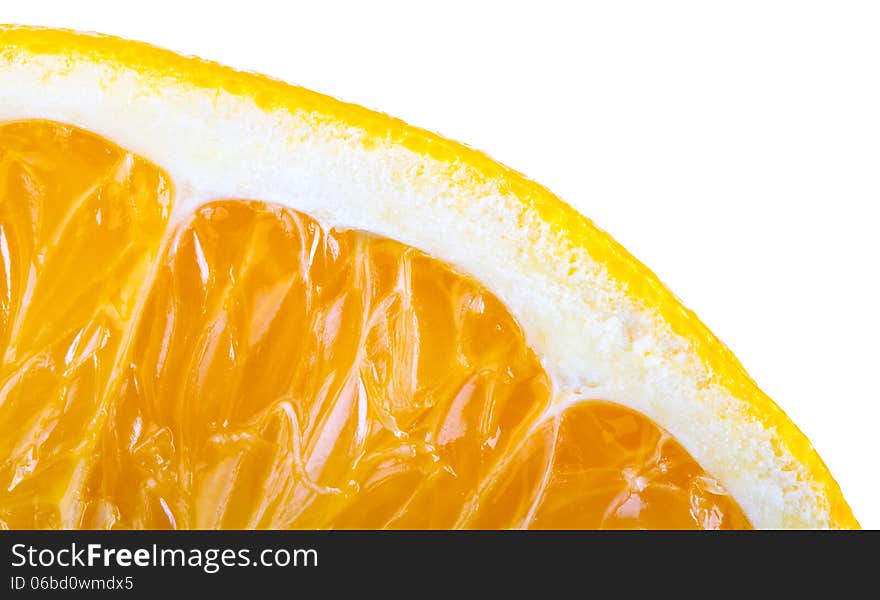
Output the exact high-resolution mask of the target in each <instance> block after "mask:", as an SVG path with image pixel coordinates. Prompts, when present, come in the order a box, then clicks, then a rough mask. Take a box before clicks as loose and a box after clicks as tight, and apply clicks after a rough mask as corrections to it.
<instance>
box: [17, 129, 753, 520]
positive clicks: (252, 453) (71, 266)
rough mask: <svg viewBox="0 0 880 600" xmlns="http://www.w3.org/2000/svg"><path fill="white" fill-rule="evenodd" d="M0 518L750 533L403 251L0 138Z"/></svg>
mask: <svg viewBox="0 0 880 600" xmlns="http://www.w3.org/2000/svg"><path fill="white" fill-rule="evenodd" d="M0 152H2V157H0V160H2V169H0V258H2V261H0V262H2V265H0V269H2V273H0V349H2V356H3V361H2V367H0V527H9V528H44V527H86V528H107V527H117V528H132V527H135V528H167V527H176V528H215V527H223V528H251V527H261V528H262V527H267V528H288V527H296V528H381V527H394V528H448V527H477V528H508V527H533V528H712V529H717V528H747V527H749V523H748V521H747V520H746V518H745V517H744V515H743V513H742V511H741V510H740V508H739V507H738V506H737V504H736V503H735V501H734V500H733V499H732V498H731V497H730V496H729V495H727V494H726V493H725V492H724V490H723V489H722V488H721V487H720V485H719V484H718V483H717V482H716V481H715V480H714V479H713V478H712V477H711V476H709V475H708V474H707V473H705V472H704V471H703V470H702V469H701V468H700V467H699V465H698V464H697V463H696V462H695V461H694V459H693V458H692V457H690V456H689V455H688V453H687V452H686V451H685V450H684V449H683V448H682V447H681V445H680V444H678V443H677V442H676V441H675V440H674V439H672V438H671V437H670V436H669V435H668V434H667V433H665V432H664V431H662V430H661V429H660V428H658V427H657V426H656V425H655V424H653V423H652V422H650V421H649V420H648V419H646V418H645V417H643V416H641V415H639V414H637V413H635V412H633V411H631V410H629V409H626V408H623V407H621V406H618V405H614V404H610V403H606V402H602V401H600V400H598V399H590V398H584V399H583V401H581V402H578V403H576V404H574V405H572V406H570V407H568V408H566V409H565V410H563V411H562V412H561V413H560V414H557V415H556V416H553V417H549V416H547V415H548V414H549V413H548V410H549V408H550V407H551V405H552V404H553V390H552V387H551V383H550V380H549V378H548V376H547V375H546V373H545V372H544V371H543V369H542V367H541V364H540V362H539V360H538V358H537V357H536V356H535V355H534V353H533V352H532V351H531V349H530V348H529V347H528V346H527V345H526V342H525V338H524V336H523V332H522V330H521V329H520V327H519V325H518V324H517V322H516V321H515V319H514V318H513V317H512V316H511V315H510V314H509V313H508V311H507V310H506V308H505V307H504V305H503V304H502V303H501V302H500V301H499V300H498V299H497V298H495V297H494V296H493V295H492V294H491V293H490V292H488V291H487V290H486V289H484V288H483V287H481V286H480V284H479V283H477V282H476V281H474V280H472V279H470V278H468V277H466V276H464V275H462V274H460V273H457V272H456V271H454V270H453V269H451V268H450V267H448V266H447V265H444V264H443V263H441V262H440V261H438V260H436V259H434V258H431V257H429V256H427V255H425V254H423V253H421V252H419V251H417V250H414V249H412V248H409V247H406V246H404V245H402V244H400V243H397V242H394V241H390V240H387V239H381V238H377V237H375V236H371V235H369V234H366V233H362V232H356V231H339V230H331V231H325V230H323V229H322V228H321V227H320V226H319V224H318V223H317V222H316V221H314V220H313V219H311V218H310V217H308V216H305V215H303V214H300V213H296V212H294V211H291V210H288V209H282V208H278V207H274V206H268V205H265V204H261V203H258V202H244V201H232V200H230V201H220V202H213V203H210V204H208V205H205V206H202V207H201V208H199V209H197V210H196V211H195V213H194V214H191V215H188V216H185V217H184V218H183V220H182V221H180V222H178V223H170V221H169V219H170V214H171V198H172V193H171V182H170V181H169V180H168V178H167V176H166V175H164V174H163V173H162V172H161V171H160V170H159V169H158V168H157V167H155V166H153V165H151V164H150V163H148V162H146V161H145V160H143V159H141V158H138V157H136V156H134V155H132V154H130V153H127V152H125V151H124V150H122V149H120V148H118V147H116V146H114V145H113V144H111V143H109V142H107V141H106V140H103V139H101V138H99V137H97V136H95V135H92V134H90V133H87V132H83V131H81V130H77V129H75V128H72V127H68V126H64V125H59V124H54V123H48V122H44V121H28V122H19V123H10V124H6V125H2V126H0Z"/></svg>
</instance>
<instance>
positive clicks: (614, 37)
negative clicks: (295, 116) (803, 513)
mask: <svg viewBox="0 0 880 600" xmlns="http://www.w3.org/2000/svg"><path fill="white" fill-rule="evenodd" d="M0 18H2V19H3V20H5V21H7V22H18V23H25V24H33V25H52V26H62V27H68V28H75V29H84V30H95V31H101V32H105V33H113V34H116V35H120V36H123V37H127V38H132V39H139V40H144V41H149V42H152V43H155V44H158V45H160V46H165V47H167V48H170V49H173V50H177V51H181V52H184V53H188V54H197V55H200V56H203V57H206V58H211V59H215V60H218V61H220V62H223V63H227V64H229V65H232V66H235V67H238V68H243V69H248V70H256V71H260V72H263V73H267V74H270V75H273V76H276V77H279V78H281V79H285V80H288V81H290V82H293V83H299V84H302V85H304V86H306V87H309V88H312V89H315V90H318V91H322V92H325V93H329V94H332V95H335V96H338V97H340V98H343V99H345V100H350V101H353V102H357V103H359V104H363V105H366V106H368V107H371V108H376V109H379V110H382V111H384V112H388V113H391V114H393V115H395V116H398V117H401V118H403V119H405V120H407V121H409V122H411V123H413V124H416V125H420V126H423V127H426V128H428V129H432V130H435V131H438V132H439V133H441V134H443V135H445V136H447V137H451V138H453V139H457V140H460V141H463V142H466V143H468V144H470V145H472V146H474V147H477V148H479V149H481V150H484V151H486V152H488V153H489V154H490V155H492V156H493V157H495V158H497V159H498V160H500V161H502V162H504V163H506V164H508V165H509V166H512V167H514V168H516V169H518V170H520V171H523V172H525V173H526V174H527V175H529V176H530V177H532V178H533V179H536V180H538V181H539V182H541V183H543V184H545V185H546V186H548V187H549V188H551V189H552V190H554V191H555V192H556V193H558V194H559V195H560V196H562V197H563V198H564V199H565V200H567V201H568V202H569V203H571V204H573V205H574V206H576V207H577V208H579V209H580V210H581V211H582V212H584V213H585V214H586V215H588V216H590V217H591V218H593V219H594V220H595V222H596V223H597V224H599V225H600V226H601V227H603V228H604V229H607V230H608V231H610V232H611V233H612V234H613V235H614V236H615V237H616V238H617V239H618V240H619V241H620V242H622V243H623V244H624V246H626V247H627V248H628V249H629V250H630V251H631V252H632V253H633V254H635V255H636V256H638V257H639V258H640V259H641V260H642V261H643V262H645V263H646V264H647V265H648V266H649V267H651V268H652V269H653V270H654V271H655V272H657V273H658V274H659V275H660V277H661V279H663V280H664V281H665V282H666V283H667V284H668V285H669V286H670V287H671V288H672V289H673V290H674V291H675V292H676V293H677V294H678V295H679V296H680V297H681V298H682V299H683V300H684V302H685V303H686V304H687V305H688V306H690V307H691V308H694V309H695V310H696V311H697V313H698V314H699V315H700V317H701V318H702V319H703V320H704V321H705V322H706V323H707V324H708V325H709V327H710V328H711V329H712V330H713V331H714V332H715V333H716V334H717V335H718V336H719V337H720V338H721V339H722V340H724V341H725V342H726V343H727V344H728V345H729V346H730V347H731V348H732V349H733V351H734V352H735V353H736V354H737V356H738V357H739V358H740V359H741V360H742V362H743V363H744V364H745V366H746V368H747V369H748V370H749V372H750V373H751V374H752V376H753V377H754V378H755V379H756V380H757V381H758V383H759V384H760V385H761V386H762V387H763V389H764V390H765V391H767V392H768V393H769V394H770V396H771V397H773V398H774V399H775V400H776V401H777V402H778V403H779V404H780V405H781V406H782V407H783V409H784V410H785V411H786V412H787V413H788V414H789V415H790V416H791V417H792V418H793V419H794V421H795V422H796V423H797V424H798V425H799V426H800V427H801V428H802V429H803V430H804V432H805V433H806V434H807V435H808V436H809V438H810V439H811V440H812V441H813V443H814V444H815V446H816V447H817V448H818V450H819V452H820V453H821V455H822V457H823V458H824V459H825V461H826V462H827V463H828V465H829V466H830V468H831V470H832V472H833V473H834V475H835V476H836V478H837V480H838V481H839V482H840V484H841V486H842V488H843V491H844V494H845V495H846V497H847V499H848V500H849V502H850V504H851V505H852V507H853V510H854V511H855V513H856V516H857V517H858V518H859V519H860V521H861V523H862V525H863V526H864V527H870V528H880V485H878V475H880V469H878V465H877V461H878V459H880V431H878V417H880V393H878V388H877V378H878V374H880V364H878V363H880V360H878V359H880V351H878V343H880V317H878V314H880V284H878V277H880V270H878V267H877V261H878V258H880V241H878V240H880V236H878V226H880V223H878V218H877V217H878V210H877V206H878V202H880V4H876V3H871V2H843V1H828V2H811V1H807V0H801V1H797V2H779V1H773V0H763V1H757V2H754V1H743V0H740V1H738V2H709V1H705V0H704V1H694V2H668V1H667V2H650V1H649V2H625V1H616V2H594V3H575V2H566V3H554V2H549V1H548V0H540V1H535V2H532V3H528V4H526V3H522V4H517V3H514V2H510V1H508V2H498V3H493V2H478V1H476V0H470V1H465V2H456V1H452V0H443V1H441V2H434V3H430V4H429V3H419V2H400V3H386V2H379V3H377V2H351V3H339V2H327V1H322V2H314V3H297V2H271V3H270V2H258V1H255V0H239V1H237V2H230V3H223V2H216V1H215V2H205V3H196V2H182V1H180V0H177V1H174V2H163V1H157V0H150V1H148V2H143V3H138V4H133V3H124V2H118V1H116V2H84V1H78V2H65V1H62V2H40V1H36V0H29V1H28V2H16V3H7V4H6V5H5V6H4V7H3V11H2V17H0Z"/></svg>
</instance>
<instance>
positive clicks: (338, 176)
mask: <svg viewBox="0 0 880 600" xmlns="http://www.w3.org/2000/svg"><path fill="white" fill-rule="evenodd" d="M31 118H42V119H51V120H56V121H60V122H64V123H70V124H72V125H76V126H78V127H82V128H84V129H87V130H90V131H93V132H95V133H97V134H100V135H102V136H104V137H106V138H108V139H110V140H112V141H113V142H115V143H117V144H119V145H120V146H122V147H124V148H126V149H128V150H130V151H132V152H135V153H137V154H139V155H141V156H143V157H145V158H147V159H148V160H150V161H152V162H153V163H155V164H156V165H158V166H159V167H161V168H162V169H164V170H165V171H166V172H167V173H168V174H169V175H170V177H171V178H172V180H173V181H174V185H175V193H176V196H177V198H176V203H175V215H176V218H178V219H180V218H184V217H185V216H186V215H187V214H189V213H190V212H191V211H192V210H193V209H194V208H195V207H196V206H198V205H200V204H203V203H205V202H207V201H211V200H215V199H223V198H241V199H253V200H262V201H267V202H274V203H279V204H282V205H285V206H288V207H291V208H293V209H296V210H299V211H303V212H305V213H307V214H309V215H311V216H313V217H315V218H317V219H318V220H319V221H320V222H321V223H322V224H323V225H324V226H326V227H332V226H339V227H344V228H353V229H361V230H366V231H370V232H373V233H376V234H379V235H383V236H387V237H390V238H393V239H396V240H399V241H401V242H404V243H406V244H409V245H411V246H414V247H416V248H419V249H421V250H424V251H426V252H428V253H429V254H431V255H433V256H436V257H438V258H440V259H442V260H444V261H445V262H447V263H450V264H452V265H454V266H455V267H456V268H457V269H459V270H461V271H463V272H466V273H468V274H470V275H472V276H473V277H474V278H476V279H477V280H478V281H480V282H481V283H482V284H483V285H485V286H486V287H487V288H488V289H490V290H491V291H492V292H493V293H495V294H496V295H497V296H498V297H499V298H500V299H501V300H502V301H504V302H505V304H506V305H507V307H508V308H509V309H510V311H511V312H512V314H513V315H515V316H516V318H517V319H518V320H519V322H520V323H521V325H522V327H523V329H524V331H525V333H526V337H527V340H528V343H529V344H530V346H531V347H532V348H533V349H534V351H535V352H536V354H537V355H538V356H539V357H540V359H541V361H542V364H543V365H544V368H545V369H546V371H547V372H548V374H549V375H550V377H551V379H552V381H553V384H554V390H555V403H554V406H553V407H551V411H560V410H562V409H563V408H564V407H565V406H566V405H568V404H570V403H572V402H576V401H578V400H582V399H602V400H609V401H613V402H618V403H620V404H623V405H626V406H629V407H631V408H633V409H635V410H637V411H639V412H641V413H643V414H645V415H646V416H648V417H649V418H651V419H653V420H654V421H655V422H657V423H658V424H659V425H660V426H661V427H663V428H665V429H666V430H668V431H669V432H670V433H671V434H672V435H673V436H674V437H675V438H676V439H677V440H678V441H679V442H681V443H682V445H683V446H684V447H685V448H686V449H687V450H688V451H689V452H690V453H691V454H692V455H693V456H694V457H695V458H696V460H697V461H698V462H699V463H700V465H701V466H703V468H705V469H706V470H707V471H708V472H709V473H711V474H712V475H714V476H715V477H716V478H717V479H718V480H719V481H720V482H721V483H722V484H723V485H724V486H725V488H726V489H727V490H728V491H729V492H730V493H731V494H732V495H733V496H734V498H736V500H737V501H738V502H739V504H740V506H741V507H742V508H743V510H744V511H745V513H746V515H747V516H748V517H749V519H750V520H751V521H752V523H753V524H754V525H755V526H757V527H771V528H777V527H823V526H827V525H828V524H829V523H830V515H829V514H828V509H827V504H828V503H827V501H826V499H825V498H824V497H823V496H822V492H821V490H819V489H817V488H816V487H815V486H813V485H812V484H810V483H805V482H809V481H810V477H809V474H808V473H807V472H806V470H805V468H804V467H803V466H802V465H801V464H800V463H798V461H796V460H795V459H794V458H793V457H792V456H791V455H789V454H788V453H787V451H785V450H784V448H782V447H781V446H780V445H779V444H774V440H775V432H774V431H773V430H772V429H768V428H767V427H765V426H764V425H763V424H762V423H760V422H758V421H757V420H755V419H753V418H750V417H747V416H746V414H747V413H746V407H745V406H744V404H743V402H742V401H740V400H738V399H736V398H735V397H734V396H733V395H732V394H731V393H730V392H729V391H728V390H726V389H725V388H722V387H720V386H718V385H715V384H713V383H712V382H711V377H710V375H711V374H710V373H709V372H708V371H707V369H706V368H705V366H704V364H703V362H702V361H701V360H700V358H699V357H698V356H697V355H696V353H695V352H694V351H693V349H692V348H691V347H690V345H689V343H688V342H687V341H686V340H684V339H683V338H681V337H679V336H677V335H675V334H674V333H673V332H672V331H671V329H670V327H669V325H668V324H667V323H666V322H664V321H663V320H662V319H661V318H660V317H659V316H658V315H656V314H652V313H651V312H649V311H647V310H645V309H643V308H642V307H640V306H638V305H637V304H636V303H635V301H634V300H633V299H632V298H631V297H630V296H627V295H626V294H625V293H624V291H623V290H622V289H620V286H619V284H618V283H617V282H616V281H615V280H613V279H612V278H611V277H610V276H609V275H608V273H607V272H606V271H605V268H604V267H603V265H602V264H600V263H598V262H595V261H593V260H592V259H591V258H590V256H589V255H588V254H587V253H586V251H585V250H584V249H582V248H578V247H574V246H570V245H567V243H566V242H564V241H561V240H560V239H558V238H557V237H556V236H554V234H553V233H552V231H551V228H550V226H549V225H548V224H547V223H545V222H543V221H542V220H541V219H540V218H539V216H538V215H537V214H536V213H535V212H534V211H533V210H531V209H529V208H528V207H526V206H525V205H524V204H523V202H522V201H521V200H520V199H518V198H517V197H516V196H514V195H513V194H511V193H509V192H506V191H504V190H503V188H502V186H500V185H499V184H498V183H496V182H493V181H485V180H484V179H483V178H481V177H479V176H478V174H476V173H475V172H473V171H472V169H471V168H470V167H468V166H467V165H450V164H448V163H443V162H440V161H437V160H435V159H432V158H430V157H427V156H425V155H422V154H419V153H416V152H414V151H411V150H409V149H407V148H405V147H403V146H401V145H399V144H394V143H391V142H382V141H377V140H375V139H371V140H369V143H366V144H365V143H364V142H365V140H366V139H367V137H368V134H367V133H366V132H365V131H363V130H361V129H358V128H355V127H347V126H343V125H340V123H339V122H338V121H334V120H333V119H328V118H324V117H323V116H322V115H320V114H315V113H308V112H305V111H300V112H290V111H287V110H278V111H275V112H266V111H264V110H263V109H261V108H259V107H258V106H256V104H255V103H254V102H253V100H251V99H249V98H247V97H242V96H237V95H233V94H230V93H227V92H223V91H217V90H207V89H201V88H196V87H193V86H192V85H191V84H187V83H184V82H180V81H177V80H175V79H172V78H167V79H162V80H157V79H156V78H154V77H152V76H143V75H141V74H139V73H138V72H136V71H134V70H125V69H120V68H110V67H107V66H101V65H97V64H95V63H93V62H89V61H86V60H83V61H70V60H68V59H64V58H60V57H58V56H55V55H46V56H38V57H33V56H27V57H20V56H16V55H14V54H7V55H6V56H5V57H4V58H2V59H0V122H2V121H11V120H18V119H31Z"/></svg>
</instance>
